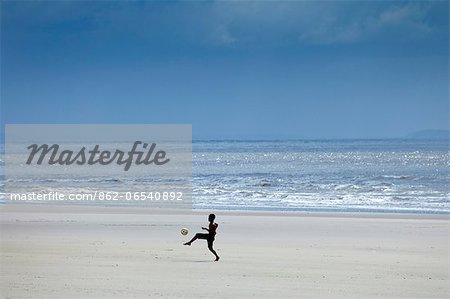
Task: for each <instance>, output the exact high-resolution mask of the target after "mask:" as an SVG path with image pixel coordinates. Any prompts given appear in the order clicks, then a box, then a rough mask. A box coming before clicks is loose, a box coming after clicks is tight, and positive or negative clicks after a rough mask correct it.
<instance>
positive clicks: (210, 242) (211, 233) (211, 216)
mask: <svg viewBox="0 0 450 299" xmlns="http://www.w3.org/2000/svg"><path fill="white" fill-rule="evenodd" d="M214 219H216V215H214V214H209V216H208V221H209V228H206V227H202V229H204V230H207V231H208V233H207V234H201V233H197V234H195V236H194V237H193V238H192V240H190V241H189V242H186V243H184V245H189V246H191V244H192V242H194V241H195V240H197V239H204V240H206V241H207V242H208V249H209V251H211V252H212V253H213V254H214V256H215V257H216V259H215V260H214V261H215V262H217V261H218V260H219V256H218V255H217V253H216V251H215V250H214V249H213V243H214V237H215V236H216V230H217V227H218V226H219V225H218V224H217V223H214Z"/></svg>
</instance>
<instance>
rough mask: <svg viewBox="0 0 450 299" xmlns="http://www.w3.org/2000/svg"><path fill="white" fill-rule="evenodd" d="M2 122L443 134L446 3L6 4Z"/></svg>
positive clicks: (208, 133)
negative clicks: (176, 125) (185, 124)
mask: <svg viewBox="0 0 450 299" xmlns="http://www.w3.org/2000/svg"><path fill="white" fill-rule="evenodd" d="M1 22H2V23H1V33H2V35H1V122H2V126H3V125H4V124H5V123H189V124H192V125H193V137H194V138H195V139H223V138H225V139H230V138H231V139H246V138H252V139H272V138H275V139H278V138H380V137H404V136H406V135H408V134H410V133H412V132H414V131H418V130H423V129H446V128H448V126H449V87H448V85H449V84H448V82H449V60H448V53H449V4H448V1H432V2H425V1H419V2H409V1H400V2H399V1H396V2H390V1H359V2H351V1H326V2H317V1H314V2H312V1H303V2H225V3H224V2H217V1H207V2H177V1H171V2H144V1H130V2H125V1H111V2H106V1H95V2H86V1H82V2H69V1H62V2H50V1H45V2H33V1H2V2H1Z"/></svg>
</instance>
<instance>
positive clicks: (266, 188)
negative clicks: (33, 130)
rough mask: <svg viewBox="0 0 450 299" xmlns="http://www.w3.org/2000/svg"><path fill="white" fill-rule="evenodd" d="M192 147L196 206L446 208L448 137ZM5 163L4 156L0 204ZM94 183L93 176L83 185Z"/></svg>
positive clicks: (449, 198) (449, 195)
mask: <svg viewBox="0 0 450 299" xmlns="http://www.w3.org/2000/svg"><path fill="white" fill-rule="evenodd" d="M192 147H193V153H192V163H193V165H192V191H193V194H192V201H193V204H192V207H193V209H219V210H246V211H248V210H263V211H336V212H395V213H444V214H445V213H450V152H449V141H448V140H413V139H408V140H406V139H405V140H403V139H384V140H273V141H233V140H227V141H194V142H193V145H192ZM4 164H5V163H4V156H3V155H2V156H1V158H0V175H1V182H0V184H1V185H0V188H1V189H2V192H1V195H0V201H1V202H2V203H5V202H7V199H6V196H5V193H4V191H3V190H4V185H5V181H6V179H7V178H5V177H4V166H5V165H4ZM64 180H67V178H61V181H62V182H64ZM92 182H95V183H96V184H97V183H98V180H91V179H89V178H88V179H86V180H84V181H82V182H81V183H80V184H84V185H85V186H83V187H85V188H90V187H94V186H89V184H93V183H92ZM105 183H106V184H118V183H121V182H120V181H119V180H116V179H115V178H105ZM126 184H127V188H131V189H132V187H133V185H134V186H138V185H139V186H140V187H142V184H145V182H143V181H142V180H139V181H135V182H129V181H128V182H126ZM103 186H105V185H103ZM83 204H105V203H104V202H100V203H98V202H86V203H83ZM129 204H133V203H132V202H130V203H129Z"/></svg>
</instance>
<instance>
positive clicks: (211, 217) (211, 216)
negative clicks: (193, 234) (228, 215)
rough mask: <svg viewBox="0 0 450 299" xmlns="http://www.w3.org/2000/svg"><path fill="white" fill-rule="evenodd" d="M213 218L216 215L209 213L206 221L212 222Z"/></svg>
mask: <svg viewBox="0 0 450 299" xmlns="http://www.w3.org/2000/svg"><path fill="white" fill-rule="evenodd" d="M214 219H216V215H214V214H209V216H208V221H209V222H213V221H214Z"/></svg>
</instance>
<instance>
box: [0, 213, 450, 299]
mask: <svg viewBox="0 0 450 299" xmlns="http://www.w3.org/2000/svg"><path fill="white" fill-rule="evenodd" d="M209 212H210V211H194V212H192V211H170V210H160V211H158V210H151V209H138V208H126V207H125V208H118V207H107V208H101V207H86V206H54V205H53V206H51V205H2V206H1V290H2V292H1V293H2V298H448V296H449V294H450V293H449V292H450V288H449V286H450V277H449V276H450V268H449V267H450V252H449V218H448V216H446V215H405V214H345V213H337V214H333V213H244V212H223V211H215V213H216V215H217V219H216V222H217V223H218V224H219V228H218V234H217V237H216V242H215V245H214V246H215V249H216V250H217V253H218V254H219V255H220V256H221V260H220V261H219V262H213V259H214V257H213V255H212V254H211V253H210V252H209V251H208V250H207V248H206V242H205V241H204V240H198V241H196V242H195V243H194V244H192V246H190V247H189V246H183V245H182V244H183V242H186V241H187V240H188V239H189V238H190V237H192V235H193V233H195V232H200V231H201V229H200V228H201V227H202V226H205V225H207V215H208V214H209ZM183 227H186V228H188V229H189V235H188V236H187V237H183V236H181V234H180V229H181V228H183Z"/></svg>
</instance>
